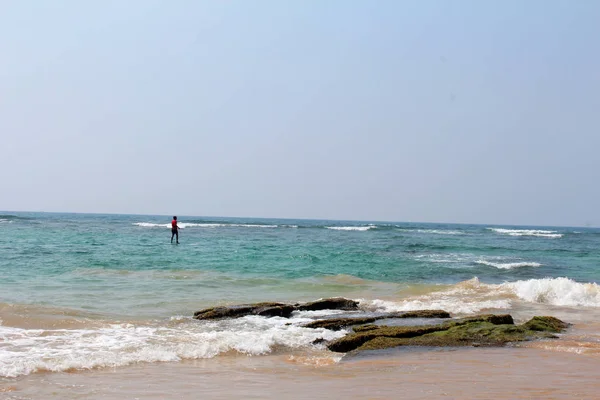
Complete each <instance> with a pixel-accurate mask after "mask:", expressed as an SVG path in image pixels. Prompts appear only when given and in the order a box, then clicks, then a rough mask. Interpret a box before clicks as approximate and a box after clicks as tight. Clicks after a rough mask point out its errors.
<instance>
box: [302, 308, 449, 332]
mask: <svg viewBox="0 0 600 400" xmlns="http://www.w3.org/2000/svg"><path fill="white" fill-rule="evenodd" d="M387 318H450V314H449V313H448V312H446V311H443V310H417V311H408V312H403V313H391V314H384V315H379V316H376V317H364V318H329V319H321V320H317V321H314V322H310V323H308V324H306V325H304V327H305V328H325V329H331V330H333V331H339V330H340V329H342V328H345V327H347V326H353V325H363V324H369V323H371V322H375V321H377V320H385V319H387Z"/></svg>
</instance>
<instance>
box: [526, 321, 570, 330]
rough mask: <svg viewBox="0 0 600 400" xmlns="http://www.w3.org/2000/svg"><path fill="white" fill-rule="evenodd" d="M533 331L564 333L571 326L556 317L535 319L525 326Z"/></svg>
mask: <svg viewBox="0 0 600 400" xmlns="http://www.w3.org/2000/svg"><path fill="white" fill-rule="evenodd" d="M523 326H525V327H526V328H527V329H529V330H532V331H547V332H554V333H558V332H562V331H563V330H564V329H567V328H568V327H569V324H567V323H566V322H563V321H561V320H560V319H558V318H554V317H533V318H531V319H530V320H529V321H527V322H526V323H524V324H523Z"/></svg>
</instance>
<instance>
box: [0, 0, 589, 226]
mask: <svg viewBox="0 0 600 400" xmlns="http://www.w3.org/2000/svg"><path fill="white" fill-rule="evenodd" d="M598 21H600V2H599V1H596V0H587V1H586V0H578V1H532V0H528V1H523V0H518V1H517V0H515V1H505V0H502V1H480V0H473V1H458V0H456V1H447V0H440V1H422V0H419V1H417V0H415V1H400V0H391V1H383V0H375V1H367V0H364V1H351V0H340V1H334V0H313V1H310V0H308V1H281V0H272V1H258V0H257V1H249V0H238V1H177V0H174V1H149V0H138V1H133V0H132V1H121V0H118V1H105V0H103V1H79V0H73V1H59V0H52V1H50V0H48V1H43V0H38V1H34V0H29V1H27V0H0V135H1V136H0V149H1V151H0V180H1V182H2V186H1V187H2V189H1V191H0V209H3V210H28V211H73V212H111V213H112V212H114V213H136V214H137V213H152V214H180V215H199V216H247V217H292V218H294V217H300V218H331V219H368V220H389V221H414V222H417V221H423V222H471V223H503V224H537V225H576V226H580V225H585V224H592V225H596V226H597V225H600V213H599V211H598V210H599V209H600V179H599V178H600V157H599V150H600V41H599V40H600V23H598Z"/></svg>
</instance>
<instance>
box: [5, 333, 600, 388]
mask: <svg viewBox="0 0 600 400" xmlns="http://www.w3.org/2000/svg"><path fill="white" fill-rule="evenodd" d="M539 347H540V346H539V344H538V345H537V346H534V347H531V348H461V349H423V348H410V349H408V348H404V349H397V350H391V351H390V350H387V351H382V352H371V353H368V354H367V353H363V354H360V355H347V356H345V357H344V358H343V359H342V360H341V361H340V362H337V363H336V362H335V361H334V360H333V359H332V358H331V353H325V352H323V353H314V354H308V355H307V354H294V355H289V354H286V355H270V356H262V357H261V356H259V357H256V356H255V357H248V356H241V355H231V356H225V357H217V358H214V359H206V360H196V361H186V362H181V363H162V364H159V363H157V364H140V365H135V366H129V367H124V368H115V369H100V370H93V371H85V372H81V371H73V372H70V373H65V372H61V373H37V374H32V375H29V376H25V377H22V378H19V379H13V380H7V379H5V380H3V381H1V382H2V383H0V398H1V399H49V398H59V399H165V398H177V399H198V398H211V399H230V398H256V399H259V398H260V399H265V398H266V399H275V398H317V399H325V398H327V399H329V398H342V397H343V398H345V399H390V398H410V399H430V398H449V399H454V398H456V399H459V398H469V399H489V398H494V399H542V398H543V399H574V398H576V399H597V398H598V390H599V389H600V368H599V367H600V357H599V355H598V353H596V352H594V353H591V354H575V353H570V352H568V351H562V350H560V349H558V351H556V350H554V351H552V350H548V349H543V348H539Z"/></svg>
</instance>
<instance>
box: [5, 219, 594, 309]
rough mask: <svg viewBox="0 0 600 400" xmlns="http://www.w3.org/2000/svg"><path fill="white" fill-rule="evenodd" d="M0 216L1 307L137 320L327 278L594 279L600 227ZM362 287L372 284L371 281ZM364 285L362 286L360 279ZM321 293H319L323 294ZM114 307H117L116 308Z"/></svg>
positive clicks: (301, 292) (321, 288)
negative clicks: (175, 240) (177, 229)
mask: <svg viewBox="0 0 600 400" xmlns="http://www.w3.org/2000/svg"><path fill="white" fill-rule="evenodd" d="M179 221H180V226H182V227H183V229H181V234H180V236H181V237H180V241H181V244H180V245H172V244H171V243H170V241H169V239H170V230H169V228H168V224H169V223H170V216H141V215H85V214H46V213H4V215H0V232H2V234H1V235H0V273H1V274H2V277H3V279H2V281H1V282H0V293H1V294H0V301H2V302H6V303H26V304H30V303H33V304H43V305H52V306H61V307H69V308H81V309H85V310H90V311H98V312H116V313H117V314H125V315H135V314H138V313H140V312H144V313H149V314H161V313H164V312H167V313H170V312H180V313H184V314H185V313H189V312H190V311H192V310H186V309H183V308H181V307H179V308H178V307H177V306H174V305H173V304H172V303H177V302H182V301H184V302H186V303H188V302H196V304H202V303H218V302H224V301H235V300H246V299H253V298H258V297H260V296H264V297H269V296H271V297H274V298H278V299H281V298H286V297H290V298H291V300H295V299H294V295H296V296H297V297H299V298H304V297H307V295H308V296H309V297H311V296H310V295H312V297H314V296H318V295H320V294H323V295H327V294H331V293H333V292H336V290H339V291H342V292H343V291H346V290H347V289H349V288H347V287H346V286H351V285H348V284H345V283H343V282H336V281H335V280H329V281H328V280H327V279H326V278H327V277H336V276H337V277H339V276H347V277H356V278H360V279H362V280H366V281H377V282H386V283H394V284H409V285H410V284H455V283H458V282H461V281H465V280H468V279H471V278H473V277H477V278H478V279H479V280H480V281H481V282H484V283H495V284H498V283H502V282H506V281H518V280H528V279H541V278H548V277H550V278H556V277H568V278H570V279H572V280H574V281H577V282H597V280H598V278H599V277H600V255H599V254H600V253H599V252H598V251H597V249H598V248H599V247H600V230H599V229H590V228H559V227H550V228H548V227H543V228H540V227H514V226H505V227H499V226H488V225H454V224H417V223H394V222H386V223H382V222H355V221H309V220H280V219H260V220H257V219H241V218H199V217H185V216H180V217H179ZM363 283H364V282H363ZM354 284H356V282H354ZM321 292H322V293H321ZM111 310H112V311H111Z"/></svg>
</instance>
